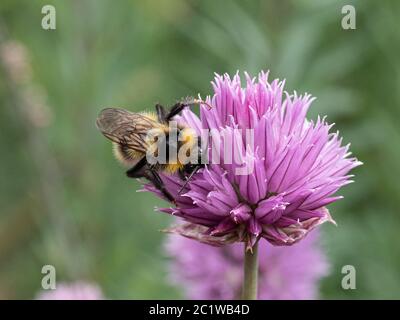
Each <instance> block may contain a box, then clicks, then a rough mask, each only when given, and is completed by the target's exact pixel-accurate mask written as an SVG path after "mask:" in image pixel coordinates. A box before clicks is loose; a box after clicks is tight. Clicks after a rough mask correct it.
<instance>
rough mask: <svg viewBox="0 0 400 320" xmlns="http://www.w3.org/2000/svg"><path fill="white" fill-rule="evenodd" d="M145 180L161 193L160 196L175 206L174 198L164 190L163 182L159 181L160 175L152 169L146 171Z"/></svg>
mask: <svg viewBox="0 0 400 320" xmlns="http://www.w3.org/2000/svg"><path fill="white" fill-rule="evenodd" d="M145 174H146V178H147V179H148V180H149V181H150V182H152V183H153V185H154V186H155V187H156V188H157V189H158V190H160V191H161V192H162V194H163V195H164V196H165V197H166V198H167V199H168V200H169V201H170V202H173V203H174V204H175V205H176V201H175V198H174V197H173V196H172V195H171V194H170V193H169V192H168V190H167V189H166V188H165V185H164V182H163V181H162V180H161V177H160V175H159V174H158V172H157V171H156V170H154V169H151V168H150V169H148V170H146V173H145Z"/></svg>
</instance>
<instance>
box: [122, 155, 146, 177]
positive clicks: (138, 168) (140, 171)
mask: <svg viewBox="0 0 400 320" xmlns="http://www.w3.org/2000/svg"><path fill="white" fill-rule="evenodd" d="M146 170H148V165H147V159H146V157H143V158H142V159H140V160H139V162H138V163H136V164H135V165H134V166H133V167H132V168H130V169H129V170H128V171H127V172H126V175H127V176H128V177H129V178H143V177H145V172H146Z"/></svg>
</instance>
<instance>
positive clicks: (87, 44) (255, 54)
mask: <svg viewBox="0 0 400 320" xmlns="http://www.w3.org/2000/svg"><path fill="white" fill-rule="evenodd" d="M349 2H350V3H351V4H353V5H354V6H355V8H356V12H357V29H356V30H343V29H342V28H341V19H342V17H343V15H342V14H341V8H342V6H343V5H345V4H349ZM45 4H52V5H54V6H55V8H56V12H57V29H56V30H52V31H46V30H43V29H42V28H41V19H42V14H41V8H42V6H43V5H45ZM0 14H1V16H0V41H1V43H0V46H1V48H2V53H3V60H2V64H1V69H0V143H1V147H2V148H1V150H2V151H1V157H0V177H1V183H0V297H1V298H31V297H33V296H34V293H35V292H36V291H37V290H39V289H40V284H41V278H42V274H41V268H42V266H43V265H45V264H51V265H54V266H55V267H56V269H57V278H58V279H60V280H64V281H68V280H77V279H89V280H90V281H95V282H98V283H99V284H100V285H101V287H102V288H103V289H104V291H105V295H106V296H107V297H109V298H179V297H182V295H181V293H180V292H179V290H178V289H176V288H172V287H170V286H169V285H168V284H167V282H166V279H165V273H166V262H167V261H166V259H165V257H164V254H163V250H162V245H161V244H162V239H163V234H162V233H160V232H158V230H159V229H161V228H163V227H164V226H166V225H168V224H169V223H170V222H171V219H169V218H168V217H166V216H163V215H159V214H156V213H154V212H152V211H153V207H154V206H156V205H160V202H159V201H158V200H156V199H155V197H153V196H152V195H149V194H146V193H136V192H135V190H136V189H137V188H138V187H139V184H138V183H137V182H136V181H133V180H129V179H126V178H125V177H124V173H123V170H122V169H121V168H120V167H119V166H118V165H117V163H116V161H115V160H114V159H113V156H112V154H111V148H110V144H109V143H108V142H106V141H105V139H104V138H103V137H102V136H101V135H100V134H99V133H98V132H97V130H96V128H95V126H94V120H95V118H96V115H97V113H98V111H99V110H100V109H101V108H102V107H104V106H111V105H112V106H123V107H126V108H129V109H131V110H141V109H148V108H153V105H154V104H155V102H157V101H159V102H162V103H164V104H167V105H170V104H172V103H173V102H174V101H175V100H176V99H178V98H180V97H182V96H187V95H196V94H197V93H200V94H202V95H206V94H208V93H210V84H209V81H210V80H211V79H212V77H213V72H218V73H223V72H229V73H231V74H232V73H235V72H236V70H238V69H239V70H247V71H249V72H250V73H253V74H255V73H256V72H258V71H259V70H261V69H270V70H271V75H272V76H273V77H281V78H283V77H284V78H286V79H287V86H286V87H287V88H288V90H294V89H297V91H298V92H304V91H308V92H311V93H312V94H313V95H315V96H316V97H317V100H316V101H315V103H314V104H313V108H312V110H311V113H312V117H313V118H315V117H316V115H317V114H321V115H325V114H326V115H328V120H329V121H330V122H335V123H337V125H336V128H337V129H339V130H340V131H341V133H342V135H343V136H344V137H345V142H349V141H351V142H352V150H353V152H354V153H355V155H356V156H357V157H358V158H359V159H360V160H361V161H363V162H364V163H365V165H364V166H362V167H361V168H358V169H356V170H355V172H354V173H355V174H356V177H355V180H356V183H355V184H353V185H350V186H348V187H346V188H345V189H344V191H343V194H344V196H345V199H344V200H342V201H341V202H340V203H338V204H336V205H333V206H331V207H330V209H331V212H332V215H333V216H334V218H335V219H336V221H337V222H338V227H337V228H336V227H333V226H331V225H326V226H324V227H323V228H322V229H323V233H324V237H323V238H324V243H323V245H324V247H325V248H326V250H327V253H328V255H329V258H330V260H331V262H332V274H331V276H330V277H328V278H327V279H326V280H325V281H323V283H322V286H321V291H322V297H323V298H351V299H355V298H399V297H400V272H399V270H400V250H399V243H400V234H399V232H398V230H399V228H400V212H399V211H400V210H399V199H400V184H399V183H398V179H399V176H400V166H399V163H400V147H399V146H400V126H399V123H398V119H399V117H400V107H399V106H400V93H399V92H400V91H399V89H398V88H399V87H400V55H399V52H400V23H399V20H398V16H399V14H400V3H399V2H398V1H394V0H393V1H384V2H383V1H382V2H377V1H372V0H368V1H367V0H364V1H333V0H332V1H319V0H315V1H294V0H292V1H281V0H279V1H278V0H275V1H261V0H260V1H250V0H247V1H212V0H207V1H194V0H192V1H178V0H174V1H125V0H120V1H106V0H82V1H78V0H76V1H62V0H59V1H55V0H54V1H51V0H47V1H29V0H19V1H11V0H3V1H1V3H0ZM21 46H22V48H25V50H26V54H27V55H28V56H29V61H27V63H29V64H30V69H31V71H29V66H28V67H26V68H25V69H24V68H22V71H21V70H19V72H22V75H20V76H22V77H24V73H29V74H28V76H27V79H22V80H21V79H18V78H17V79H15V77H14V78H13V77H12V75H10V73H9V72H7V68H8V67H9V66H7V61H4V55H6V54H7V52H8V53H9V52H10V51H11V52H12V50H13V49H14V50H17V51H18V50H20V49H21ZM4 48H5V49H4ZM15 48H17V49H15ZM7 50H8V51H7ZM8 63H9V64H10V63H12V61H11V62H10V61H8ZM17 63H18V61H17ZM17 71H18V70H17ZM17 77H18V75H17ZM32 110H33V111H32ZM32 114H33V115H32ZM35 119H36V120H37V119H39V120H37V121H36V122H35ZM343 265H354V266H355V267H356V270H357V289H356V290H347V291H346V290H343V289H342V288H341V279H342V277H343V274H341V268H342V266H343Z"/></svg>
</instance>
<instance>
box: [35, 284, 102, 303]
mask: <svg viewBox="0 0 400 320" xmlns="http://www.w3.org/2000/svg"><path fill="white" fill-rule="evenodd" d="M37 299H38V300H103V299H104V296H103V293H102V291H101V289H100V287H99V286H98V285H96V284H92V283H87V282H81V281H79V282H72V283H60V284H57V286H56V289H54V290H42V291H40V292H39V293H38V295H37Z"/></svg>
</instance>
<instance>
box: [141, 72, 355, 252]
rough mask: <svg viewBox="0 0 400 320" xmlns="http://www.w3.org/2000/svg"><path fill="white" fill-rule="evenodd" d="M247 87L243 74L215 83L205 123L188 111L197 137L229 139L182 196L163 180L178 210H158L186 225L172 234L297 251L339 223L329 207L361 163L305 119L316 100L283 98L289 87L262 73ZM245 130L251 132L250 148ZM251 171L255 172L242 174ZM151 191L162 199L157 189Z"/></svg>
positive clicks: (174, 182)
mask: <svg viewBox="0 0 400 320" xmlns="http://www.w3.org/2000/svg"><path fill="white" fill-rule="evenodd" d="M246 83H247V84H246V87H245V88H242V87H241V80H240V77H239V75H238V74H236V75H235V76H234V77H233V79H230V77H229V76H228V75H224V76H219V75H216V77H215V80H214V82H212V85H213V88H214V95H213V96H212V97H207V100H206V102H207V103H208V104H209V105H211V106H212V109H211V110H210V109H209V108H207V107H204V106H203V107H201V117H200V119H199V118H198V117H197V116H196V115H195V114H194V113H193V112H191V111H190V110H184V111H183V112H182V115H181V116H179V117H176V119H177V121H180V122H182V123H186V124H187V125H188V126H190V127H191V128H193V129H194V130H195V131H196V132H197V134H198V136H199V137H201V130H202V129H209V130H211V131H217V132H219V133H220V135H221V136H223V137H224V139H220V141H216V140H217V138H218V137H215V136H214V135H211V136H210V137H209V138H208V141H207V142H208V149H207V150H208V158H209V160H211V161H210V164H209V165H207V166H206V167H205V168H204V169H202V170H200V171H199V172H198V173H197V174H195V175H194V177H193V179H192V180H191V181H190V182H189V183H188V184H187V186H186V187H185V189H184V192H183V193H182V194H178V193H179V190H180V189H181V187H182V185H183V182H182V181H181V180H180V179H179V178H178V177H177V176H175V175H173V176H167V175H164V176H163V180H164V183H165V185H166V187H167V189H168V191H169V192H170V193H171V194H172V195H173V196H174V197H175V198H176V207H170V208H161V209H159V210H160V211H162V212H166V213H169V214H173V215H175V216H177V217H181V218H183V219H184V220H185V221H186V223H184V224H182V225H180V226H176V227H174V228H171V229H170V230H168V231H170V232H174V233H179V234H181V235H183V236H186V237H189V238H194V239H197V240H198V241H200V242H204V243H208V244H212V245H223V244H227V243H232V242H237V241H242V242H245V243H246V244H247V247H248V248H250V249H251V247H252V246H253V245H254V244H255V243H256V242H257V241H258V240H259V239H260V238H265V239H267V240H268V241H269V242H270V243H272V244H274V245H291V244H293V243H296V242H298V241H299V240H301V239H302V238H304V236H305V235H306V234H307V233H308V232H309V231H311V230H312V229H314V228H315V227H316V226H318V225H320V224H322V223H324V222H326V221H330V222H334V221H333V220H332V218H331V216H330V214H329V212H328V210H327V209H326V207H325V206H326V205H328V204H330V203H332V202H334V201H336V200H338V199H340V198H341V196H335V195H334V194H335V193H336V191H338V190H339V188H340V187H342V186H344V185H346V184H348V183H351V182H352V181H351V180H349V179H350V178H351V177H352V176H351V175H348V172H349V171H350V170H351V169H352V168H354V167H356V166H358V165H360V164H361V162H359V161H357V160H356V159H355V158H350V157H349V155H350V154H351V153H350V152H349V145H347V146H342V145H341V144H342V139H341V138H340V137H339V133H338V132H333V133H332V132H330V129H331V128H332V126H333V125H330V124H328V123H327V122H326V121H325V118H322V119H321V118H319V117H318V119H317V120H316V121H315V122H314V121H312V120H308V119H307V118H306V113H307V110H308V108H309V107H310V105H311V102H312V101H313V100H314V98H312V97H311V95H309V94H305V95H300V96H299V95H297V93H296V92H295V93H294V94H291V95H290V94H288V93H287V92H285V91H284V90H283V87H284V81H279V80H273V81H272V82H269V81H268V73H264V72H261V73H260V74H259V76H258V79H255V78H251V77H250V76H248V75H247V74H246ZM246 129H247V130H249V129H250V130H252V131H251V132H252V134H253V144H252V145H251V144H250V143H248V141H252V140H251V139H250V140H249V139H248V136H247V132H246ZM203 140H204V138H203ZM205 140H207V139H205ZM218 143H219V144H218ZM210 146H211V147H210ZM229 148H231V149H234V150H238V153H239V155H241V156H239V158H240V159H239V160H240V161H230V160H231V159H228V158H227V157H228V156H229V154H226V153H225V150H226V149H229ZM215 150H217V151H219V153H218V152H217V153H216V154H214V151H215ZM216 162H217V163H216ZM249 164H250V165H249ZM246 166H249V167H250V168H252V171H251V172H250V171H249V172H250V173H248V174H242V173H240V174H239V173H238V172H239V171H238V170H240V169H242V168H245V167H246ZM145 189H146V190H150V191H152V192H154V193H156V194H158V195H159V196H160V197H162V194H161V193H160V192H159V191H158V190H156V189H155V188H154V187H153V186H151V185H146V186H145ZM203 227H207V231H206V232H204V230H203V229H204V228H203Z"/></svg>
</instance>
